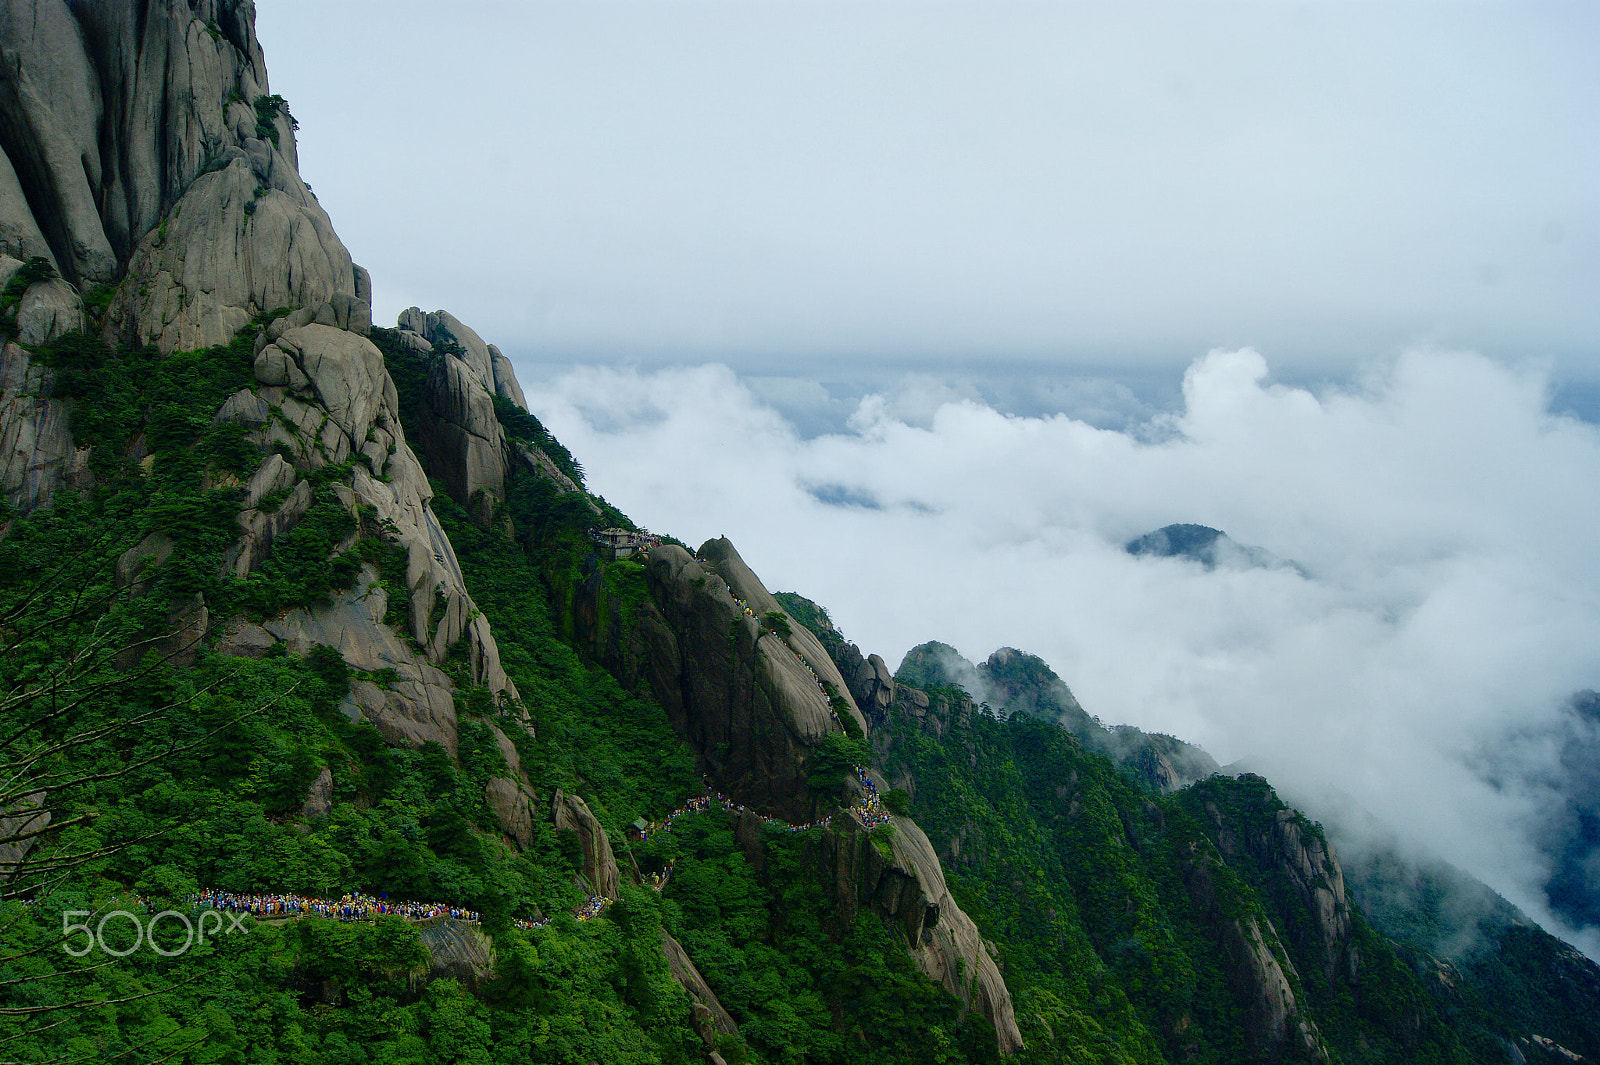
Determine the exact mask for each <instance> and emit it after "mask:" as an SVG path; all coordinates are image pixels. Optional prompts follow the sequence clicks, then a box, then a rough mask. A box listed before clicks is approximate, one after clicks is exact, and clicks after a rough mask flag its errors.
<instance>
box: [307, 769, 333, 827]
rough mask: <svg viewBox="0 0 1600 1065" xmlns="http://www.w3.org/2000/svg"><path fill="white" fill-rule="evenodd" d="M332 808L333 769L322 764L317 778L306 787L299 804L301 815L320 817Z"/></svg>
mask: <svg viewBox="0 0 1600 1065" xmlns="http://www.w3.org/2000/svg"><path fill="white" fill-rule="evenodd" d="M332 809H333V771H332V770H330V769H329V768H328V767H327V766H323V767H322V769H321V770H320V771H319V772H318V773H317V779H315V780H313V781H312V782H311V786H310V787H309V788H307V789H306V798H305V801H304V802H303V803H301V804H300V814H301V816H302V817H322V816H323V815H325V814H327V813H329V812H330V811H331V810H332Z"/></svg>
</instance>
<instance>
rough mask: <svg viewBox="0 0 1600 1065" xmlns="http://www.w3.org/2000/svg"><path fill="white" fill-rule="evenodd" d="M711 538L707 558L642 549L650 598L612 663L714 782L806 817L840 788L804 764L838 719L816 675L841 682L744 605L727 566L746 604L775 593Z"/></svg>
mask: <svg viewBox="0 0 1600 1065" xmlns="http://www.w3.org/2000/svg"><path fill="white" fill-rule="evenodd" d="M716 545H717V542H715V541H713V542H712V544H708V545H707V547H706V549H703V550H707V554H708V556H709V557H707V558H706V559H704V560H702V559H697V558H695V557H694V556H692V555H690V554H689V553H688V552H687V551H685V550H684V549H683V548H681V547H677V546H675V545H672V544H665V545H662V546H661V547H658V548H655V549H654V550H652V551H651V552H650V557H649V562H648V564H647V568H646V574H645V579H646V584H647V587H648V589H649V592H650V597H651V603H650V604H649V605H647V606H646V607H645V608H643V609H641V610H640V611H639V612H638V615H637V616H636V617H634V618H632V619H631V621H630V626H631V627H630V629H629V633H628V638H627V643H626V645H625V646H623V647H620V648H617V649H615V658H616V660H615V661H611V662H608V664H610V665H611V666H612V667H613V668H614V669H615V671H616V672H617V673H618V674H619V675H620V676H621V677H622V679H623V682H624V683H625V684H628V685H629V686H633V685H635V684H639V685H643V686H646V687H648V688H649V690H650V691H651V693H652V694H653V695H654V696H655V697H656V699H657V700H658V701H659V702H660V703H661V705H662V706H663V707H665V708H666V711H667V716H668V718H669V719H670V720H671V722H672V724H673V727H674V728H675V729H676V730H677V731H678V733H679V734H680V735H682V736H683V737H684V738H685V739H686V740H687V741H688V742H689V744H690V746H692V747H693V748H694V749H695V750H696V751H697V752H698V753H699V758H700V762H701V766H702V769H703V771H704V772H706V773H707V774H708V775H709V776H710V777H711V778H712V779H713V780H714V781H715V782H716V786H717V787H718V789H720V790H721V791H723V792H725V793H726V794H728V795H731V796H733V797H734V798H735V799H737V800H738V801H739V802H741V803H743V804H745V805H747V806H750V807H752V808H754V809H758V810H762V811H764V812H767V813H769V814H771V815H773V816H777V817H781V818H783V819H784V820H787V821H791V822H796V823H799V822H807V821H811V820H814V819H815V818H816V817H817V816H818V815H819V814H820V813H821V812H822V811H823V810H824V809H827V808H831V806H832V804H833V803H834V801H835V800H836V796H833V795H822V794H813V793H812V792H811V791H810V789H809V787H808V770H809V767H810V766H811V764H812V762H813V760H814V755H815V752H816V749H817V748H818V747H819V746H820V745H821V743H822V742H823V740H824V738H826V737H827V736H828V735H829V734H830V733H836V732H840V731H842V730H843V725H842V724H841V723H840V722H839V721H836V720H835V719H834V712H833V709H832V708H831V707H830V706H829V702H828V697H827V696H826V695H825V694H824V693H823V690H822V688H821V687H820V686H819V684H818V677H822V678H824V679H827V678H830V677H831V678H832V679H833V681H834V682H835V683H838V674H837V671H836V670H833V669H831V668H829V669H827V671H826V672H823V671H820V670H819V672H818V674H817V676H813V675H812V672H811V670H809V669H807V667H806V665H805V663H803V662H802V661H801V659H800V656H799V654H798V653H797V651H796V647H795V645H794V644H791V643H790V641H789V640H787V639H785V638H783V637H780V636H779V635H777V634H776V633H774V632H773V631H772V630H771V629H769V628H766V627H764V626H763V625H762V623H761V622H760V621H758V620H757V618H755V617H751V616H748V615H746V614H745V612H744V608H743V607H741V606H740V605H739V604H738V603H737V602H736V601H735V600H734V592H733V591H732V590H730V586H729V582H728V580H727V579H725V577H724V576H723V571H726V572H727V573H728V574H729V575H731V576H733V577H734V579H735V580H736V581H739V582H740V587H741V589H742V591H743V592H744V593H746V594H744V595H741V598H744V599H746V600H747V601H748V602H750V604H751V607H752V609H754V608H756V607H757V606H758V605H759V606H762V607H768V608H771V609H776V604H775V603H774V602H773V601H772V600H771V596H770V595H769V594H767V593H766V592H765V589H761V588H760V585H759V582H756V581H755V578H754V576H753V575H751V574H749V571H748V569H746V568H745V567H744V565H743V562H742V561H740V562H738V563H737V565H734V564H733V562H734V560H737V558H738V556H737V554H736V553H734V552H733V551H732V546H731V545H727V544H725V542H723V545H722V546H716ZM751 595H754V596H755V598H751ZM791 629H792V630H799V631H803V630H800V629H799V626H798V625H794V626H791ZM806 635H809V634H806ZM792 636H793V632H791V637H792ZM812 642H813V643H814V642H815V641H814V640H813V641H812ZM609 650H611V649H609V648H608V649H602V653H605V652H606V651H609ZM822 662H823V664H824V665H827V664H828V663H827V661H826V659H825V658H824V659H823V660H822ZM814 668H815V667H814ZM841 688H842V685H841ZM844 698H845V699H846V700H848V696H845V697H844ZM845 705H846V707H847V711H846V712H847V713H850V714H852V715H854V717H855V720H856V721H857V722H858V727H859V721H860V716H859V712H858V711H855V709H854V704H853V703H849V702H848V701H847V702H846V703H845Z"/></svg>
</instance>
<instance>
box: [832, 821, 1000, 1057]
mask: <svg viewBox="0 0 1600 1065" xmlns="http://www.w3.org/2000/svg"><path fill="white" fill-rule="evenodd" d="M885 836H887V843H885V842H884V837H885ZM824 855H825V863H826V865H827V866H828V867H829V873H830V874H831V878H832V879H833V881H834V885H835V890H836V893H837V894H838V896H839V901H840V903H841V905H842V906H843V907H844V909H845V912H846V914H851V913H854V912H855V910H856V908H858V907H861V906H870V907H871V908H872V909H873V910H874V911H875V912H876V913H877V914H878V915H879V916H880V917H882V918H884V919H885V920H886V921H889V922H891V923H892V924H894V925H895V926H896V927H898V928H899V929H900V931H901V933H902V934H903V935H904V936H905V940H906V943H907V944H908V945H909V948H910V951H911V956H912V957H913V958H915V959H916V962H917V967H918V968H920V969H921V970H922V971H923V972H924V973H926V974H927V976H928V977H929V978H930V979H932V980H934V981H936V982H937V983H939V984H942V985H943V986H944V988H945V990H947V991H949V992H950V993H951V994H952V995H954V996H956V997H957V998H958V999H960V1000H961V1001H962V1003H964V1004H965V1005H966V1006H967V1007H968V1008H969V1009H974V1010H977V1011H978V1012H979V1013H981V1014H983V1015H984V1016H985V1017H987V1018H988V1019H989V1021H990V1023H992V1024H993V1025H994V1030H995V1039H996V1041H997V1042H998V1043H999V1046H1000V1051H1001V1053H1004V1054H1010V1053H1013V1052H1015V1051H1016V1050H1018V1049H1020V1048H1021V1046H1022V1033H1021V1031H1020V1030H1019V1029H1018V1028H1017V1020H1016V1015H1015V1013H1014V1011H1013V1007H1012V1003H1011V992H1010V991H1009V990H1008V989H1007V988H1006V984H1005V980H1004V978H1003V977H1002V976H1001V975H1000V970H999V969H998V968H997V967H996V966H995V963H994V959H992V958H991V957H990V956H989V951H988V948H987V947H985V945H984V943H983V938H982V936H981V935H979V933H978V926H977V925H976V924H974V923H973V921H972V918H971V917H968V916H967V914H966V913H965V912H964V911H963V910H962V909H961V907H960V906H959V905H957V903H956V901H955V899H954V898H952V897H951V895H950V890H949V888H948V887H946V886H945V879H944V869H943V868H942V867H941V866H940V864H939V857H938V855H937V854H935V853H934V848H933V844H931V843H929V842H928V837H927V835H926V834H924V833H923V831H922V829H920V828H918V827H917V824H916V822H915V821H913V820H911V819H910V818H908V817H893V818H892V819H891V821H890V831H889V832H887V833H884V832H882V831H881V830H878V832H877V834H874V833H870V832H868V830H867V829H866V828H864V827H863V826H862V825H861V824H860V822H858V821H856V820H855V819H854V818H839V819H836V820H835V822H834V824H833V825H832V826H831V827H830V828H829V830H828V834H827V837H826V842H825V844H824Z"/></svg>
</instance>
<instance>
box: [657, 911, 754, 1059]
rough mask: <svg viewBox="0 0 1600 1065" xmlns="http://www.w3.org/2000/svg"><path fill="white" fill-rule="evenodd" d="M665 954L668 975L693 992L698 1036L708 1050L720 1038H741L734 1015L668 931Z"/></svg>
mask: <svg viewBox="0 0 1600 1065" xmlns="http://www.w3.org/2000/svg"><path fill="white" fill-rule="evenodd" d="M661 953H662V955H663V956H664V957H665V958H666V959H667V971H668V972H670V973H671V974H672V978H673V979H674V980H676V981H678V983H679V984H680V985H682V987H683V989H684V990H685V991H687V992H689V998H690V999H692V1000H693V1002H694V1005H693V1006H692V1007H691V1011H692V1014H693V1024H694V1028H695V1032H696V1033H697V1034H698V1035H699V1036H700V1038H701V1040H702V1041H703V1042H704V1043H705V1045H706V1046H707V1048H710V1047H712V1046H714V1045H716V1041H717V1036H719V1035H731V1036H733V1037H734V1038H736V1039H737V1038H739V1025H738V1024H737V1023H735V1022H734V1019H733V1017H732V1015H730V1014H729V1013H728V1011H727V1010H725V1009H723V1008H722V1003H721V1001H719V1000H718V998H717V993H716V992H715V991H713V990H711V985H710V984H708V983H706V979H705V977H703V976H701V975H700V970H699V969H698V968H696V967H695V964H694V960H693V959H692V958H690V957H689V952H688V951H686V950H684V949H683V944H681V943H679V942H678V941H677V940H676V939H673V938H672V937H671V936H669V935H667V933H666V930H665V929H663V930H662V932H661Z"/></svg>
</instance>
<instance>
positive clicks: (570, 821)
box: [550, 788, 622, 899]
mask: <svg viewBox="0 0 1600 1065" xmlns="http://www.w3.org/2000/svg"><path fill="white" fill-rule="evenodd" d="M550 814H551V817H552V818H553V819H554V821H555V826H556V831H558V832H573V833H576V834H577V837H578V842H579V844H581V845H582V847H583V878H584V879H585V880H587V881H588V882H589V889H590V890H591V891H593V892H594V893H595V894H596V895H599V896H600V897H601V898H607V899H616V898H617V895H618V893H619V891H620V890H621V884H622V877H621V876H620V875H619V873H618V872H617V859H616V856H615V855H614V854H613V853H612V850H611V838H610V837H609V836H607V835H606V830H605V827H604V826H603V825H601V824H600V821H599V819H598V818H596V817H595V815H594V814H593V813H592V812H590V810H589V804H588V803H586V802H584V801H583V800H582V799H581V798H579V797H578V796H576V795H568V794H566V793H565V792H563V791H561V790H560V789H559V788H558V789H556V794H555V799H554V800H553V801H552V803H551V806H550Z"/></svg>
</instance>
